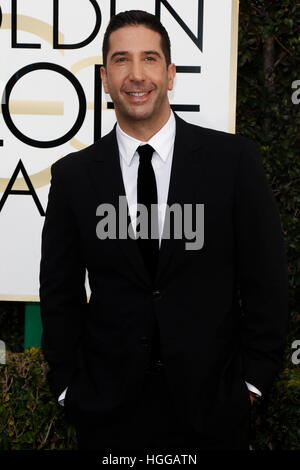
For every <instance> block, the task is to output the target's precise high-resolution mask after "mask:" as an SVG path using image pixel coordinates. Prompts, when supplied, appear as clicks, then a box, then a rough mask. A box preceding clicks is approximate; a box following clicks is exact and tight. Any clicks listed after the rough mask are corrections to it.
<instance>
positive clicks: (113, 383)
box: [40, 115, 287, 434]
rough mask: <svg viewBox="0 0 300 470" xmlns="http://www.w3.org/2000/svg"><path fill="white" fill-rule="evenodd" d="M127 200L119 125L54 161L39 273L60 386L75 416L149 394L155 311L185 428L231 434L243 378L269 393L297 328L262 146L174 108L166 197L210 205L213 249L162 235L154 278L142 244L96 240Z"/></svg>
mask: <svg viewBox="0 0 300 470" xmlns="http://www.w3.org/2000/svg"><path fill="white" fill-rule="evenodd" d="M120 195H123V196H125V190H124V185H123V180H122V173H121V169H120V163H119V154H118V147H117V141H116V132H115V127H114V129H113V130H112V131H111V132H110V133H109V134H108V135H106V136H105V137H103V138H102V139H101V140H99V141H97V142H96V143H95V144H93V145H91V146H90V147H88V148H86V149H84V150H82V151H79V152H76V153H72V154H70V155H68V156H66V157H64V158H62V159H60V160H59V161H57V162H56V163H55V164H54V165H53V166H52V182H51V188H50V193H49V200H48V207H47V212H46V219H45V224H44V228H43V234H42V258H41V270H40V300H41V314H42V322H43V336H42V349H43V352H44V355H45V358H46V360H47V361H48V362H49V365H50V372H49V374H48V380H49V384H50V387H51V390H52V392H53V394H54V395H55V397H56V398H57V397H58V396H59V394H60V393H61V392H62V391H63V390H64V389H65V388H66V387H67V386H68V391H67V395H66V399H65V408H66V410H67V412H68V414H69V417H71V419H72V420H74V422H75V421H76V420H82V419H87V420H89V421H92V420H98V421H99V419H101V417H103V416H104V415H106V416H107V415H108V414H109V413H110V412H117V411H118V410H119V409H120V408H121V407H122V406H125V405H126V403H128V401H129V400H132V399H134V397H135V396H137V395H138V393H139V391H140V387H141V384H142V379H143V375H144V371H145V369H146V367H147V364H148V361H149V355H150V350H151V336H152V333H153V328H154V318H155V317H156V318H157V321H158V324H159V329H160V336H161V350H162V356H163V360H164V363H165V371H166V377H167V382H168V385H169V389H170V400H172V401H173V404H174V408H175V409H176V410H177V412H178V415H180V417H181V418H182V422H183V423H186V425H187V426H189V427H192V428H193V429H196V430H198V431H201V432H203V433H208V434H215V433H221V432H224V430H227V431H228V428H229V427H230V426H236V425H237V423H238V422H239V420H240V419H242V417H245V415H246V414H247V413H249V410H250V399H249V392H248V389H247V386H246V384H245V381H247V382H250V383H251V384H253V385H254V386H256V387H257V388H258V389H259V390H260V391H261V392H262V394H263V395H266V394H267V393H268V391H269V389H270V386H271V384H272V382H273V380H274V378H275V375H276V373H277V371H278V370H279V368H280V365H281V360H282V355H283V348H284V344H285V334H286V327H287V267H286V259H285V250H284V244H283V236H282V230H281V226H280V220H279V216H278V212H277V208H276V205H275V202H274V198H273V195H272V193H271V190H270V188H269V186H268V184H267V181H266V177H265V173H264V170H263V167H262V163H261V159H260V156H259V152H258V148H257V146H256V145H255V144H254V143H253V142H252V141H250V140H248V139H246V138H244V137H240V136H236V135H232V134H227V133H224V132H219V131H215V130H210V129H206V128H202V127H199V126H195V125H192V124H189V123H187V122H185V121H184V120H182V119H181V118H179V117H178V116H177V115H176V138H175V147H174V155H173V162H172V170H171V178H170V186H169V193H168V204H169V206H170V205H172V204H173V203H179V204H181V205H183V204H196V203H198V204H204V246H203V247H202V249H200V250H197V251H194V250H186V249H185V245H184V244H185V242H186V241H188V240H185V239H184V238H183V239H181V240H178V239H171V240H166V239H165V240H162V244H161V249H160V254H159V265H158V271H157V276H156V280H155V282H154V284H152V283H151V281H150V278H149V275H148V273H147V271H146V269H145V266H144V265H143V260H142V257H141V254H140V252H139V250H138V246H137V241H136V240H133V239H131V238H128V239H125V240H124V239H123V240H120V239H106V240H100V239H99V238H97V235H96V225H97V223H98V222H99V217H98V216H97V215H96V209H97V207H98V205H99V204H101V203H110V204H113V205H114V206H115V207H116V208H117V207H118V198H119V196H120ZM129 221H130V219H129V216H128V222H129ZM86 269H87V271H88V277H89V283H90V287H91V298H90V302H89V303H87V298H86V292H85V288H84V280H85V270H86ZM157 291H158V292H157Z"/></svg>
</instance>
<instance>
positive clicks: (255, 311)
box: [235, 139, 288, 396]
mask: <svg viewBox="0 0 300 470" xmlns="http://www.w3.org/2000/svg"><path fill="white" fill-rule="evenodd" d="M235 208H236V214H235V229H236V247H237V252H236V262H237V272H238V284H239V290H240V298H241V303H242V311H243V316H242V328H241V339H242V361H243V368H244V378H245V380H246V381H247V382H249V383H251V384H252V385H254V386H255V387H257V388H258V389H259V390H260V391H261V393H262V395H263V396H264V395H265V394H266V393H267V392H268V391H269V389H270V387H271V385H272V382H273V380H274V379H275V376H276V373H277V372H278V371H279V369H280V367H281V363H282V359H283V352H284V347H285V339H286V331H287V320H288V307H287V303H288V302H287V292H288V287H287V263H286V254H285V248H284V242H283V233H282V229H281V224H280V218H279V214H278V210H277V207H276V203H275V200H274V197H273V194H272V192H271V189H270V187H269V185H268V182H267V179H266V175H265V172H264V169H263V166H262V162H261V157H260V154H259V150H258V147H257V146H256V144H254V143H253V142H252V141H248V140H246V139H245V145H244V147H243V149H242V151H241V154H240V161H239V170H238V178H237V186H236V205H235Z"/></svg>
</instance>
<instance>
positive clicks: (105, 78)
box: [100, 65, 109, 93]
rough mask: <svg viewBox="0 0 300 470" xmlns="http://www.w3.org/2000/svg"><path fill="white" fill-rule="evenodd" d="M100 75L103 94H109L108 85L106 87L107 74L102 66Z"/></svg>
mask: <svg viewBox="0 0 300 470" xmlns="http://www.w3.org/2000/svg"><path fill="white" fill-rule="evenodd" d="M100 75H101V80H102V83H103V88H104V91H105V93H109V89H108V85H107V74H106V69H105V67H104V65H103V66H102V67H101V68H100Z"/></svg>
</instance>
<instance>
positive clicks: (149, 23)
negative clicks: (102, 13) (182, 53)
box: [102, 10, 171, 66]
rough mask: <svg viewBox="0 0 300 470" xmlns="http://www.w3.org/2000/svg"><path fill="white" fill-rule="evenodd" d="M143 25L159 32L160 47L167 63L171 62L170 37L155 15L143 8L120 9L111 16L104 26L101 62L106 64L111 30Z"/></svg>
mask: <svg viewBox="0 0 300 470" xmlns="http://www.w3.org/2000/svg"><path fill="white" fill-rule="evenodd" d="M138 25H143V26H145V27H146V28H149V29H152V30H153V31H156V32H157V33H159V34H160V37H161V48H162V51H163V53H164V56H165V59H166V62H167V65H169V64H170V63H171V43H170V38H169V35H168V33H167V30H166V29H165V27H164V26H163V25H162V24H161V22H160V21H159V19H158V18H157V16H155V15H151V13H148V12H147V11H143V10H129V11H122V12H121V13H118V14H117V15H114V16H112V17H111V20H110V22H109V24H108V26H107V28H106V31H105V34H104V38H103V45H102V54H103V64H104V66H106V62H107V55H108V51H109V37H110V35H111V33H112V32H114V31H116V30H117V29H120V28H123V27H124V26H138Z"/></svg>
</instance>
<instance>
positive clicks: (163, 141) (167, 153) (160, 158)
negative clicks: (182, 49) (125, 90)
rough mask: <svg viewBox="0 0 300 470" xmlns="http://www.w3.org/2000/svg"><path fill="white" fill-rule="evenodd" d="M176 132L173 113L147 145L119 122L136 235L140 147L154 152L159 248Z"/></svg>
mask: <svg viewBox="0 0 300 470" xmlns="http://www.w3.org/2000/svg"><path fill="white" fill-rule="evenodd" d="M175 132H176V121H175V117H174V114H173V112H172V111H171V114H170V117H169V119H168V121H167V122H166V124H165V125H164V126H163V127H162V128H161V129H160V130H159V131H158V132H157V133H156V134H155V135H154V136H153V137H151V139H149V141H148V142H143V141H140V140H138V139H135V138H134V137H131V136H129V135H128V134H126V133H125V132H124V131H123V130H122V129H121V128H120V126H119V123H117V126H116V136H117V142H118V147H119V156H120V166H121V171H122V177H123V182H124V188H125V193H126V198H127V203H128V208H129V213H130V218H131V223H132V228H133V231H134V233H136V204H137V175H138V167H139V154H138V153H137V148H138V147H139V146H140V145H145V144H149V145H151V147H153V149H154V153H153V156H152V166H153V170H154V173H155V179H156V186H157V204H158V230H159V246H160V244H161V237H162V229H163V223H164V218H165V213H166V204H167V198H168V191H169V182H170V175H171V167H172V160H173V150H174V141H175ZM246 384H247V387H248V389H249V390H250V391H252V392H253V393H255V394H257V395H259V396H261V392H260V391H259V390H258V389H257V388H256V387H254V386H253V385H251V384H249V383H247V382H246ZM66 391H67V388H66V389H65V390H64V391H63V392H62V394H61V395H60V396H59V398H58V401H59V403H60V404H61V405H63V404H64V398H65V394H66Z"/></svg>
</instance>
